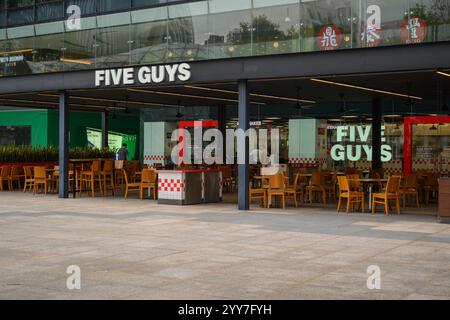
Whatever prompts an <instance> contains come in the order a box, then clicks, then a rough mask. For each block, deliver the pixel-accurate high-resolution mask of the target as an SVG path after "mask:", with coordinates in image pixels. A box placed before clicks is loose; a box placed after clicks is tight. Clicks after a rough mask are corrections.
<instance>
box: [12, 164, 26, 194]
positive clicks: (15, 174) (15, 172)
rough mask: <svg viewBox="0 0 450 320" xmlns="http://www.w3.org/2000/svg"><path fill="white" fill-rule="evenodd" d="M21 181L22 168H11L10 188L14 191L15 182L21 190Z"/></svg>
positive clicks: (22, 177) (22, 176)
mask: <svg viewBox="0 0 450 320" xmlns="http://www.w3.org/2000/svg"><path fill="white" fill-rule="evenodd" d="M22 179H24V173H23V168H22V167H18V166H14V167H12V168H11V176H10V180H11V188H12V189H14V182H17V186H18V187H19V189H22Z"/></svg>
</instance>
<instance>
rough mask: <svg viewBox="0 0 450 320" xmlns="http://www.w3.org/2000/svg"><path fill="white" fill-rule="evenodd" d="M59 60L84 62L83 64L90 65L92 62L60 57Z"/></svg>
mask: <svg viewBox="0 0 450 320" xmlns="http://www.w3.org/2000/svg"><path fill="white" fill-rule="evenodd" d="M59 61H61V62H69V63H76V64H84V65H91V64H92V61H89V60H79V59H68V58H60V59H59Z"/></svg>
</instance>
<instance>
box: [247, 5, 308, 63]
mask: <svg viewBox="0 0 450 320" xmlns="http://www.w3.org/2000/svg"><path fill="white" fill-rule="evenodd" d="M266 2H267V1H266V0H262V1H261V0H258V1H254V6H255V9H254V10H253V19H252V25H253V28H254V37H253V54H256V55H261V54H279V53H290V52H297V51H298V50H299V25H300V24H299V23H300V17H299V7H298V3H297V4H290V5H280V6H270V7H267V6H263V5H265V3H266ZM280 2H284V3H287V2H292V1H291V0H283V1H275V2H273V3H274V4H276V3H280ZM258 5H260V6H261V7H256V6H258Z"/></svg>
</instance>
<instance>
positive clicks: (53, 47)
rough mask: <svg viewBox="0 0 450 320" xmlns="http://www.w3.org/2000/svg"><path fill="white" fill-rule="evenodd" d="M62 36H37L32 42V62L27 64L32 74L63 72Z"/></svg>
mask: <svg viewBox="0 0 450 320" xmlns="http://www.w3.org/2000/svg"><path fill="white" fill-rule="evenodd" d="M63 46H64V34H61V33H59V34H52V35H45V36H39V37H36V38H35V41H34V56H33V61H30V62H28V65H29V66H30V68H31V71H32V73H45V72H58V71H63V60H62V51H61V48H63Z"/></svg>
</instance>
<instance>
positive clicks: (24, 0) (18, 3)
mask: <svg viewBox="0 0 450 320" xmlns="http://www.w3.org/2000/svg"><path fill="white" fill-rule="evenodd" d="M33 4H34V0H8V1H7V6H8V8H20V7H27V6H32V5H33Z"/></svg>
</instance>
